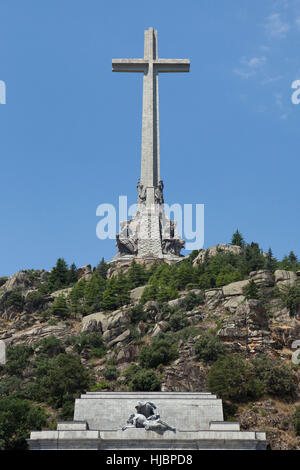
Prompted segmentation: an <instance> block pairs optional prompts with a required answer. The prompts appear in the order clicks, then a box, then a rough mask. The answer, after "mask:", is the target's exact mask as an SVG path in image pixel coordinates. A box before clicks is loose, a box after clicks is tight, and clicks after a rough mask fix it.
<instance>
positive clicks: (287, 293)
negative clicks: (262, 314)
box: [279, 283, 300, 315]
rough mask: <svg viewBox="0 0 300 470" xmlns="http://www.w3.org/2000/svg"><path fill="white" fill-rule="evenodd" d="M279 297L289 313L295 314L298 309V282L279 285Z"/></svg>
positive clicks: (299, 306)
mask: <svg viewBox="0 0 300 470" xmlns="http://www.w3.org/2000/svg"><path fill="white" fill-rule="evenodd" d="M279 297H280V299H281V301H282V305H283V306H284V307H286V308H288V309H289V311H290V314H291V315H295V314H296V313H297V312H298V311H299V309H300V284H299V283H297V284H293V285H292V286H288V285H287V286H285V285H283V286H281V287H280V288H279Z"/></svg>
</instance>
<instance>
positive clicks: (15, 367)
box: [4, 345, 33, 377]
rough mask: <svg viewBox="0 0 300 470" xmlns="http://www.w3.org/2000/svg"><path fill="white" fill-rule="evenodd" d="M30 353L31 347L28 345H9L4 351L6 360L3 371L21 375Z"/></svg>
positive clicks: (31, 352)
mask: <svg viewBox="0 0 300 470" xmlns="http://www.w3.org/2000/svg"><path fill="white" fill-rule="evenodd" d="M32 354H33V349H32V348H31V347H30V346H20V345H18V346H14V347H11V346H9V347H8V348H7V351H6V358H7V362H6V364H5V366H4V371H5V372H7V373H8V374H9V375H16V376H17V377H22V376H23V372H24V370H25V369H26V367H27V366H28V365H29V358H30V356H31V355H32Z"/></svg>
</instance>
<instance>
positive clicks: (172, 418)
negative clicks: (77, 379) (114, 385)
mask: <svg viewBox="0 0 300 470" xmlns="http://www.w3.org/2000/svg"><path fill="white" fill-rule="evenodd" d="M139 401H143V402H148V401H149V402H152V403H154V404H155V405H156V407H157V408H156V409H155V413H157V414H160V415H161V418H162V419H163V422H165V423H167V424H168V425H169V426H170V428H171V429H172V428H173V427H174V428H176V432H174V431H172V430H171V429H170V430H169V429H168V430H166V431H165V432H164V433H163V434H159V433H157V432H155V431H151V430H146V429H144V428H140V429H137V428H129V429H126V430H125V431H122V425H123V424H124V423H126V421H127V419H128V416H130V415H131V414H132V410H134V409H135V407H136V405H137V403H138V402H139ZM28 442H29V446H30V449H36V450H38V449H54V450H55V449H67V450H73V449H98V450H104V449H111V450H118V449H120V450H121V449H131V450H134V449H169V450H170V449H171V450H173V449H174V450H175V449H177V450H178V449H189V450H192V449H195V450H197V449H215V450H217V449H249V450H251V449H252V450H255V449H265V448H266V445H267V441H266V435H265V433H264V432H255V431H247V432H241V431H240V427H239V423H236V422H224V421H223V409H222V401H221V400H220V399H218V398H216V396H215V395H212V394H211V393H205V392H204V393H196V392H192V393H186V392H88V393H86V394H84V395H82V396H81V398H79V399H77V400H76V402H75V412H74V421H73V422H68V423H58V427H57V430H56V431H32V432H31V435H30V439H29V440H28Z"/></svg>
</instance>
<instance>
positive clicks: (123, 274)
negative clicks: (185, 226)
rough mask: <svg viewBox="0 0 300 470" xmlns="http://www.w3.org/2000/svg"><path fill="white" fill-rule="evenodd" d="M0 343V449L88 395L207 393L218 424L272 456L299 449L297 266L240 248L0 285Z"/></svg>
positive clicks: (30, 275)
mask: <svg viewBox="0 0 300 470" xmlns="http://www.w3.org/2000/svg"><path fill="white" fill-rule="evenodd" d="M0 339H2V340H4V341H5V343H6V346H7V358H8V361H7V364H6V365H5V366H3V367H1V368H0V449H1V448H2V449H6V448H13V449H18V448H24V446H25V445H26V444H25V440H24V438H25V437H26V436H27V433H28V430H29V429H32V428H36V429H38V428H43V429H46V428H53V427H55V425H56V420H58V419H70V418H72V411H73V404H74V398H75V397H76V396H79V394H80V393H81V392H84V391H86V390H88V389H90V390H165V391H205V390H210V391H212V392H215V393H217V394H218V395H219V396H220V397H221V398H223V401H224V412H225V418H226V419H229V420H230V419H233V420H239V421H240V422H241V427H242V429H249V430H252V429H253V430H257V431H259V430H265V431H267V433H268V434H267V435H268V439H269V441H270V446H271V448H272V449H300V437H299V434H300V397H299V382H300V369H299V366H298V365H296V364H294V363H293V362H292V360H291V358H292V354H293V352H294V350H293V349H292V345H293V342H294V341H296V340H300V263H298V261H297V258H296V257H295V255H293V254H290V256H289V257H285V258H284V259H283V260H282V261H280V262H278V261H277V260H275V259H274V258H273V256H272V253H271V252H270V251H269V253H268V254H264V253H262V251H261V250H260V249H259V247H258V245H257V244H253V243H252V244H250V245H246V244H245V243H244V242H243V241H242V242H241V243H239V244H238V245H219V246H217V247H212V248H210V249H208V250H201V251H200V252H193V253H192V255H190V256H189V257H187V258H185V259H184V260H183V261H182V262H181V263H180V264H179V265H166V264H159V263H154V264H151V263H150V264H149V265H147V266H146V265H143V264H138V263H136V262H133V263H131V264H130V265H123V266H113V267H112V266H109V265H107V264H106V263H104V261H103V260H102V262H101V263H99V265H98V266H97V267H95V268H94V269H92V268H91V266H84V267H82V268H80V269H76V267H75V266H74V265H72V266H71V267H70V268H69V267H68V266H67V265H66V263H65V262H64V260H62V259H59V260H58V262H57V265H56V266H55V267H54V268H53V269H52V270H51V271H50V272H46V271H36V270H31V271H20V272H19V273H17V274H15V275H13V276H12V277H10V278H0ZM7 413H11V414H10V418H9V419H7ZM4 417H6V420H5V419H4ZM297 433H298V436H297Z"/></svg>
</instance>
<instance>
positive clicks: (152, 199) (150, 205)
mask: <svg viewBox="0 0 300 470" xmlns="http://www.w3.org/2000/svg"><path fill="white" fill-rule="evenodd" d="M189 67H190V62H189V60H187V59H159V58H158V47H157V31H155V30H154V29H153V28H149V29H148V30H146V31H145V40H144V58H142V59H115V60H113V61H112V69H113V72H139V73H142V74H143V119H142V121H143V122H142V157H141V179H140V180H139V181H138V183H137V192H138V204H137V206H138V208H137V213H136V215H135V216H134V217H133V218H132V219H131V220H130V221H127V222H123V224H122V225H121V230H120V233H119V234H118V235H117V237H116V239H117V240H116V246H117V248H118V253H117V255H116V256H115V257H114V259H113V260H112V262H114V261H122V260H123V261H124V260H125V261H126V260H129V259H131V258H133V257H136V258H142V259H143V258H154V259H158V258H159V259H165V260H169V261H180V260H181V259H182V257H181V255H180V251H181V249H182V248H183V247H184V241H183V240H182V239H181V237H180V236H179V234H178V233H177V229H176V223H175V222H174V221H171V220H169V219H168V218H167V217H166V214H165V211H164V196H163V189H164V184H163V181H162V180H161V178H160V143H159V104H158V75H159V73H169V72H170V73H173V72H188V71H189Z"/></svg>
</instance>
